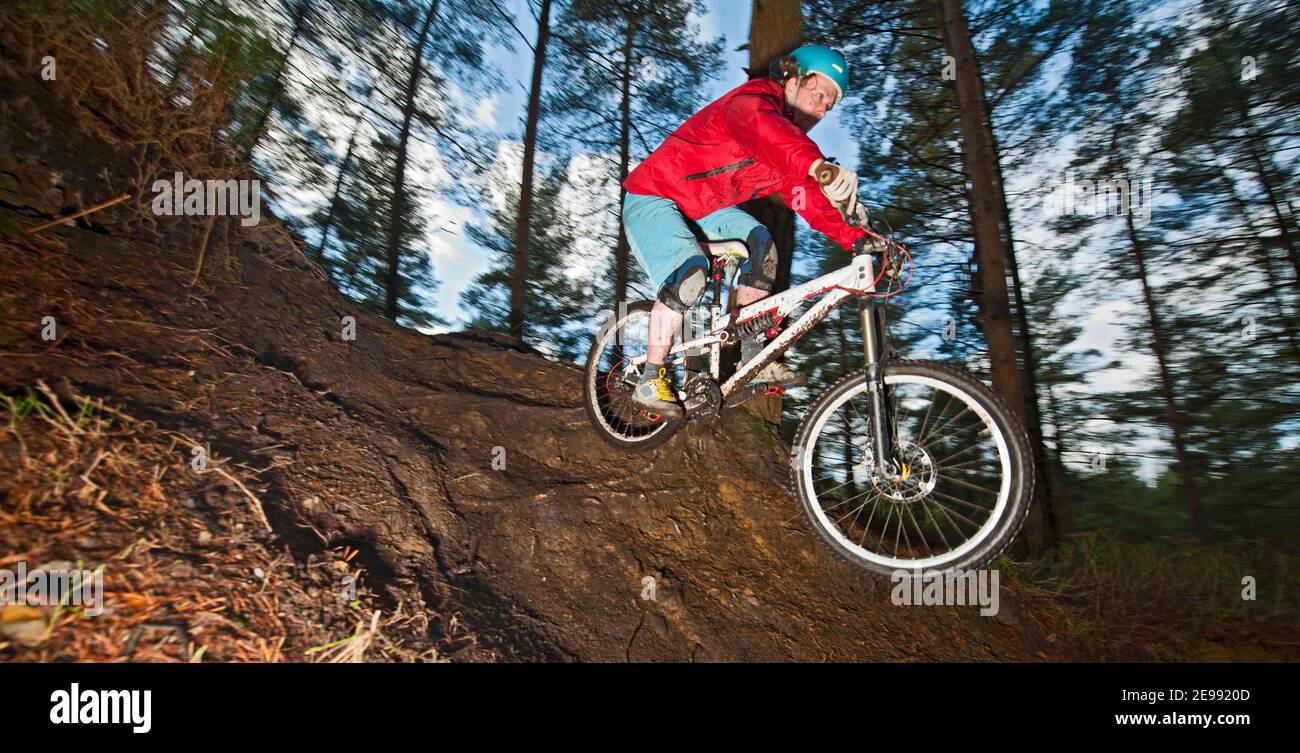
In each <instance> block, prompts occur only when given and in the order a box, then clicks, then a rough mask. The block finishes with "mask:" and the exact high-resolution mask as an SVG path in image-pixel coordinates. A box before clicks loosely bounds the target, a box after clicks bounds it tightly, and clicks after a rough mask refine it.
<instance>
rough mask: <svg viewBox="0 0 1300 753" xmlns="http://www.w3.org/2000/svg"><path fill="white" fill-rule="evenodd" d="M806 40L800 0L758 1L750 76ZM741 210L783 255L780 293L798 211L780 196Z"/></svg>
mask: <svg viewBox="0 0 1300 753" xmlns="http://www.w3.org/2000/svg"><path fill="white" fill-rule="evenodd" d="M802 40H803V10H802V8H801V7H800V3H799V0H754V3H753V8H752V11H751V16H750V21H749V76H750V78H751V79H754V78H763V77H765V76H766V75H767V67H768V65H769V64H770V63H771V62H772V60H773V59H774V58H776V57H777V56H779V55H784V54H786V53H788V52H790V51H791V50H793V49H794V48H796V47H798V46H799V44H800V42H801V41H802ZM740 208H741V209H743V210H745V211H746V212H749V213H750V214H752V215H753V216H754V218H755V219H757V220H758V221H759V222H761V223H763V225H764V226H765V227H767V229H768V232H770V233H771V234H772V240H773V241H775V243H776V249H777V252H778V253H779V254H780V258H779V259H778V264H777V270H776V285H775V286H774V287H773V288H772V292H774V293H779V292H781V291H782V290H786V289H787V288H789V287H790V269H791V265H792V264H793V262H794V226H795V220H794V212H793V211H791V210H790V209H789V208H788V207H786V205H785V204H784V203H783V202H782V201H781V197H780V196H779V195H777V194H772V195H770V196H764V197H763V198H761V199H754V200H753V201H746V202H743V203H742V204H741V205H740Z"/></svg>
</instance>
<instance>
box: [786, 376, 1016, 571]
mask: <svg viewBox="0 0 1300 753" xmlns="http://www.w3.org/2000/svg"><path fill="white" fill-rule="evenodd" d="M898 383H906V384H921V385H925V386H929V387H932V388H934V389H936V390H942V391H943V392H946V393H948V394H949V395H952V396H954V397H956V398H958V399H959V400H961V401H962V402H963V403H965V405H966V407H967V408H969V409H970V410H971V412H973V413H974V414H975V415H977V416H979V418H980V420H981V421H983V422H984V425H985V426H986V427H988V429H989V430H990V431H991V432H992V434H993V438H994V440H995V441H996V442H997V445H998V458H999V459H1000V461H1001V462H1000V465H1001V467H1002V485H1001V488H1000V489H999V490H998V499H997V503H996V504H995V505H994V507H993V512H992V513H991V514H990V515H989V517H988V520H987V521H985V522H984V524H983V525H982V526H980V529H979V530H978V531H976V532H975V535H974V536H972V537H971V538H970V539H968V540H967V541H966V542H965V543H964V544H961V545H960V546H958V547H957V548H955V549H953V550H951V551H948V552H944V553H943V554H942V555H937V556H934V557H926V558H924V559H899V558H896V557H886V556H884V555H883V554H878V553H876V552H873V551H871V550H869V549H866V548H864V547H861V546H858V545H857V544H855V543H854V542H852V541H850V540H849V539H848V537H846V536H845V535H844V534H843V533H841V532H840V529H839V528H838V527H837V526H836V525H835V524H834V523H833V522H831V519H830V517H829V516H827V515H826V511H825V510H823V509H822V506H821V504H820V503H819V501H818V499H817V497H816V494H815V493H814V491H813V478H812V463H813V458H814V457H815V456H816V455H817V453H816V452H815V451H814V450H813V449H812V448H815V447H816V446H817V440H818V438H819V437H821V433H822V428H823V427H824V426H825V425H826V422H827V420H828V419H829V418H830V417H831V416H832V415H833V414H834V413H835V412H836V411H837V410H838V409H839V407H840V406H842V405H844V404H845V403H846V402H848V401H849V400H851V399H852V398H853V397H854V396H856V395H859V394H861V393H863V392H865V391H866V390H867V383H866V381H865V380H864V381H863V382H862V383H861V384H858V385H856V386H854V387H853V388H852V389H849V390H847V391H846V392H845V393H844V394H843V395H841V396H840V397H839V398H838V399H837V400H836V401H835V402H834V403H832V404H831V405H830V406H829V407H828V408H827V409H825V410H823V411H822V412H821V415H820V416H819V417H818V419H817V421H816V423H814V424H813V426H812V429H811V430H810V431H809V432H808V441H807V443H806V445H807V447H808V448H809V451H808V452H805V453H803V458H802V462H801V464H800V468H799V473H800V477H801V481H802V482H803V487H804V494H805V495H806V496H807V497H808V499H809V501H810V502H811V504H810V505H809V506H810V507H811V508H812V513H813V516H814V517H815V518H816V519H817V525H819V526H821V528H822V530H823V531H826V532H827V533H829V534H830V535H831V536H832V537H833V538H834V539H835V540H836V541H837V542H839V543H840V544H841V545H842V546H843V547H844V548H845V549H847V550H849V551H850V552H852V553H853V554H854V555H855V556H857V557H860V558H862V559H864V560H867V561H869V562H872V563H874V564H877V565H880V566H882V567H886V568H891V569H895V570H898V569H906V570H910V569H921V570H925V569H935V568H936V566H939V565H942V564H943V563H947V562H951V561H953V560H956V559H960V558H961V557H963V556H965V555H966V554H967V553H969V552H970V551H971V550H973V549H975V548H976V547H977V546H979V545H980V544H981V543H983V542H984V541H985V540H986V539H988V537H989V536H990V535H991V534H992V533H993V531H994V530H995V529H996V528H997V527H998V524H999V523H1000V522H1001V520H1002V517H1003V515H1004V514H1005V513H1006V508H1007V501H1008V500H1009V499H1010V496H1011V452H1010V451H1009V450H1008V448H1007V441H1006V437H1004V436H1003V434H1002V430H1001V429H1000V428H998V425H997V423H996V422H995V421H994V420H993V417H992V416H991V415H989V413H988V412H987V411H985V410H984V408H983V407H982V406H981V405H980V404H979V402H977V401H976V400H975V398H973V397H972V396H971V395H970V394H968V393H967V392H966V391H965V390H963V389H961V388H960V387H958V386H956V385H954V384H950V383H948V382H943V381H939V380H938V379H933V378H931V377H926V376H920V375H912V374H898V375H891V376H886V377H885V384H898Z"/></svg>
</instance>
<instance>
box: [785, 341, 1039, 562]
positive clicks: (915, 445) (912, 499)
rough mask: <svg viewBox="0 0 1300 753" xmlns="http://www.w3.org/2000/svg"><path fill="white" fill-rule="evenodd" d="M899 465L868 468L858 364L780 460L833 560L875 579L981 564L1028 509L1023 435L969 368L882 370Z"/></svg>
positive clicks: (865, 395)
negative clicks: (785, 459) (787, 463)
mask: <svg viewBox="0 0 1300 753" xmlns="http://www.w3.org/2000/svg"><path fill="white" fill-rule="evenodd" d="M884 381H885V389H886V398H887V400H888V402H889V404H890V406H891V407H892V411H893V418H894V423H895V425H896V427H897V434H896V436H897V438H898V445H897V447H896V448H895V454H896V455H897V457H898V459H899V460H900V461H902V463H903V464H904V466H905V467H904V468H902V469H897V470H895V469H893V468H889V469H881V468H877V467H876V463H875V459H874V453H873V440H872V431H871V423H870V419H869V416H870V415H871V413H870V407H869V394H870V393H869V390H868V383H867V378H866V375H865V373H864V372H862V371H858V372H854V373H851V374H849V375H847V376H845V377H844V378H842V379H840V380H839V381H838V382H836V383H835V384H834V385H832V386H831V388H830V389H828V390H827V391H826V392H825V393H823V394H822V395H821V397H819V398H817V400H816V401H815V402H814V403H813V405H812V406H811V407H810V408H809V411H808V414H807V416H805V417H804V419H803V421H802V422H801V423H800V425H799V430H798V432H796V434H795V439H794V443H793V447H792V456H791V461H790V473H791V482H792V486H793V490H794V496H795V498H796V500H797V502H798V505H799V509H800V512H801V513H802V515H803V517H804V520H805V521H806V522H807V523H808V525H809V526H810V527H811V528H812V529H813V531H814V532H815V533H816V534H817V536H818V538H819V539H821V541H822V543H824V544H825V545H826V546H827V547H829V548H830V550H831V551H832V552H834V553H835V554H836V555H837V556H839V557H840V558H841V559H843V560H845V561H847V562H849V563H851V564H853V565H856V566H858V567H860V568H862V569H864V570H866V571H868V572H870V573H872V574H873V575H876V576H878V577H882V578H889V577H892V576H893V575H894V574H895V573H896V572H898V571H899V570H909V571H910V570H914V569H919V570H948V569H954V570H958V569H960V570H966V569H975V568H979V567H982V566H983V565H985V564H987V563H988V562H989V561H991V560H992V559H994V558H995V557H997V556H998V555H999V554H1000V553H1001V552H1002V551H1003V550H1004V549H1005V548H1006V547H1007V545H1009V544H1010V543H1011V541H1012V540H1013V539H1014V538H1015V536H1016V534H1017V532H1019V530H1020V527H1021V525H1022V524H1023V523H1024V520H1025V516H1026V515H1027V513H1028V511H1029V501H1030V499H1031V497H1032V495H1033V486H1034V473H1033V467H1032V463H1033V460H1032V457H1031V455H1030V452H1029V441H1028V438H1027V437H1026V435H1025V432H1024V429H1023V428H1022V427H1021V425H1020V423H1019V421H1018V420H1017V419H1016V417H1015V416H1014V415H1013V414H1012V412H1011V409H1010V408H1009V407H1008V406H1007V405H1006V403H1005V402H1003V401H1002V399H1001V398H1000V397H998V395H997V394H996V393H994V392H993V391H992V390H991V389H989V388H988V387H987V386H986V385H985V384H984V383H983V382H980V381H979V380H978V379H976V378H975V377H974V376H973V375H971V374H969V373H967V372H965V371H962V370H960V369H955V368H953V367H951V366H948V365H946V364H941V363H936V362H932V361H895V362H892V363H890V364H888V365H887V367H886V369H885V379H884Z"/></svg>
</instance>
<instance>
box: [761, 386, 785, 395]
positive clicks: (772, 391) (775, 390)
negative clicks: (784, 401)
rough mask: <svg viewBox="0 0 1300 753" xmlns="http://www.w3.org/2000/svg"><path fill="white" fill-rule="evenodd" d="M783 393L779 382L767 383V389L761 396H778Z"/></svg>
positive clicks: (783, 389) (783, 390)
mask: <svg viewBox="0 0 1300 753" xmlns="http://www.w3.org/2000/svg"><path fill="white" fill-rule="evenodd" d="M784 394H785V388H784V387H782V386H781V385H779V384H769V385H767V391H766V392H764V393H763V397H778V396H780V395H784Z"/></svg>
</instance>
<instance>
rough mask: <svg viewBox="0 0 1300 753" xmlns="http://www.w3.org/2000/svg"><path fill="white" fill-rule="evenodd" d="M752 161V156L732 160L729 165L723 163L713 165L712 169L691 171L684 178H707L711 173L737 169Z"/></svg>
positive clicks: (715, 173)
mask: <svg viewBox="0 0 1300 753" xmlns="http://www.w3.org/2000/svg"><path fill="white" fill-rule="evenodd" d="M753 162H754V158H753V157H749V158H747V159H743V160H741V161H739V162H733V163H732V164H730V165H723V166H722V167H715V168H713V169H712V170H707V171H705V172H702V173H692V174H690V175H687V176H686V180H695V179H696V178H707V177H709V176H712V175H717V174H718V173H725V172H727V171H728V170H739V169H740V168H742V167H745V166H746V165H751V164H753Z"/></svg>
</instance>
